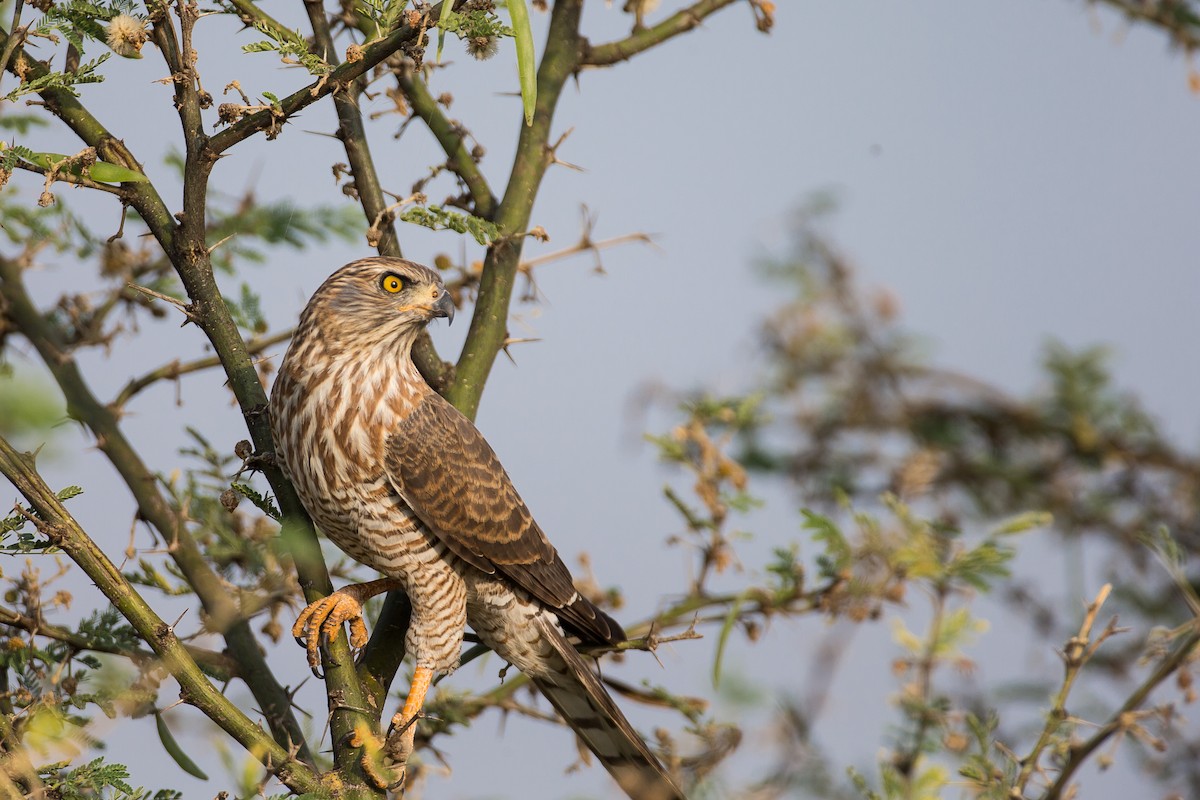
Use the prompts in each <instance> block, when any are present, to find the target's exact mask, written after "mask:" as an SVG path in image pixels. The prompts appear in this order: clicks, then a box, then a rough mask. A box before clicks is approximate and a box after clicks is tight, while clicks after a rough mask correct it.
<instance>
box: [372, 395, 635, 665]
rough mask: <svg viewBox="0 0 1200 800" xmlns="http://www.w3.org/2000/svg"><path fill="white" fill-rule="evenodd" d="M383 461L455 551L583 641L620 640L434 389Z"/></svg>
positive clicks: (481, 445)
mask: <svg viewBox="0 0 1200 800" xmlns="http://www.w3.org/2000/svg"><path fill="white" fill-rule="evenodd" d="M385 464H386V468H387V473H388V479H389V480H390V481H391V483H392V486H393V487H395V489H396V491H397V492H398V493H399V494H400V496H401V497H403V498H404V501H405V502H406V503H407V504H408V505H409V507H410V508H412V510H413V512H414V513H415V514H416V515H417V517H418V518H420V520H421V521H422V522H423V523H425V526H426V527H427V528H429V530H430V531H432V532H433V533H434V535H436V536H437V537H438V538H439V539H441V540H442V541H443V542H444V543H445V544H446V546H447V547H449V548H450V550H451V551H452V552H453V553H454V554H455V555H456V556H458V557H459V558H461V559H463V560H464V561H466V562H468V563H469V564H472V565H473V566H475V567H477V568H478V569H481V570H483V571H484V572H487V573H489V574H496V573H499V574H500V575H502V576H504V577H505V578H508V579H509V580H511V581H512V582H513V583H515V584H516V585H518V586H520V587H521V588H522V589H524V590H525V591H527V592H528V593H529V594H531V595H532V596H533V597H535V598H537V599H538V600H540V601H541V602H543V603H545V604H546V605H548V606H550V607H551V608H553V609H555V610H556V611H557V613H558V615H559V617H560V618H561V619H562V621H563V622H564V623H566V624H567V625H568V626H569V627H570V628H572V629H574V631H575V632H576V633H578V634H579V635H580V636H582V637H583V638H584V639H586V640H588V641H595V642H608V643H615V642H618V641H622V640H624V638H625V633H624V631H622V630H621V626H620V625H618V624H617V623H616V622H615V621H614V620H613V619H612V618H611V617H609V616H608V615H607V614H605V613H604V612H603V611H601V610H600V609H598V608H596V606H595V605H593V604H592V603H591V602H590V601H589V600H587V599H586V598H583V597H581V596H580V595H579V594H578V593H577V592H576V591H575V585H574V584H573V583H572V581H571V573H570V571H568V570H567V567H566V565H565V564H564V563H563V561H562V559H561V558H559V555H558V552H557V551H556V550H555V549H554V546H553V545H552V544H550V540H549V539H547V538H546V535H545V534H544V533H542V529H541V528H539V527H538V524H537V523H536V522H535V521H534V519H533V515H532V514H530V513H529V509H528V508H527V507H526V506H525V502H524V501H523V500H522V499H521V496H520V495H518V494H517V490H516V489H515V488H513V485H512V481H511V480H510V479H509V477H508V473H507V472H505V471H504V467H503V466H501V465H500V459H498V458H497V457H496V453H495V452H494V451H493V450H492V448H491V446H490V445H488V443H487V441H486V440H485V439H484V438H483V435H482V434H481V433H480V432H479V430H478V429H477V428H476V427H475V425H474V424H472V423H471V421H470V420H469V419H467V418H466V417H464V416H463V415H462V414H461V413H459V411H458V409H456V408H455V407H454V406H452V405H450V403H448V402H446V400H444V399H443V398H442V397H441V396H440V395H438V394H436V393H433V392H431V393H429V394H428V395H426V396H425V398H424V399H423V400H422V401H421V402H420V404H419V405H418V406H417V408H416V409H415V410H414V411H413V412H412V413H411V414H409V415H408V417H407V418H405V420H404V421H403V422H402V423H401V424H400V426H399V427H398V428H397V430H396V431H395V433H394V434H393V435H392V436H390V437H389V438H388V442H387V455H386V458H385Z"/></svg>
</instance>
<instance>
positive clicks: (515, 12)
mask: <svg viewBox="0 0 1200 800" xmlns="http://www.w3.org/2000/svg"><path fill="white" fill-rule="evenodd" d="M508 13H509V15H510V16H511V17H512V24H513V36H514V37H515V38H516V40H517V72H518V73H519V74H520V78H521V104H522V105H523V106H524V107H525V124H526V125H532V124H533V111H534V107H535V106H536V105H537V62H536V61H535V60H534V54H533V30H532V29H531V28H530V27H529V7H528V6H527V5H525V0H508Z"/></svg>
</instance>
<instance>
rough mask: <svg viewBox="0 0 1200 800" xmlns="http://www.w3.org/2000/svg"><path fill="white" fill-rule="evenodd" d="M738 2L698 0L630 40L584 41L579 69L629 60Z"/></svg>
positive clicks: (734, 0)
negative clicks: (594, 43) (596, 43)
mask: <svg viewBox="0 0 1200 800" xmlns="http://www.w3.org/2000/svg"><path fill="white" fill-rule="evenodd" d="M736 2H738V0H700V2H698V3H695V4H693V5H691V6H688V7H687V8H684V9H680V10H679V11H677V12H675V13H674V14H672V15H671V16H669V17H667V18H666V19H664V20H663V21H662V22H660V23H658V24H657V25H654V26H652V27H649V28H643V29H641V30H639V31H635V32H634V33H633V34H631V35H630V36H629V37H627V38H625V39H620V40H618V41H615V42H608V43H607V44H598V45H595V46H593V45H590V44H588V43H587V42H586V41H585V42H583V46H582V48H581V51H582V52H581V53H580V55H579V65H580V66H581V67H610V66H612V65H613V64H617V63H620V62H622V61H628V60H629V59H631V58H633V57H634V56H636V55H637V54H638V53H642V52H645V51H646V50H649V49H650V48H652V47H654V46H656V45H660V44H662V43H663V42H665V41H667V40H668V39H672V38H674V37H676V36H679V35H680V34H682V33H687V32H688V31H690V30H692V29H693V28H695V27H697V26H698V25H699V24H700V23H701V22H703V21H704V18H705V17H708V16H710V15H711V14H714V13H716V12H717V11H720V10H721V9H722V8H724V7H725V6H728V5H732V4H733V3H736Z"/></svg>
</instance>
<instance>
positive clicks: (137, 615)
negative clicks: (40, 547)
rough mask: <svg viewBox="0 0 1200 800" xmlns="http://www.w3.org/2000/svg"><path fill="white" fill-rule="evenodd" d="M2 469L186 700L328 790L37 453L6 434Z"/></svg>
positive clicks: (0, 442)
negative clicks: (88, 523)
mask: <svg viewBox="0 0 1200 800" xmlns="http://www.w3.org/2000/svg"><path fill="white" fill-rule="evenodd" d="M0 473H2V474H3V475H4V476H5V477H6V478H8V480H9V481H11V482H12V484H13V485H14V486H15V487H16V488H17V490H18V491H19V492H20V493H21V494H22V495H23V496H24V497H25V498H26V500H28V501H29V504H30V506H31V507H32V509H33V511H34V513H35V514H36V517H33V516H32V515H31V516H30V518H31V521H32V522H33V523H34V525H35V526H36V527H37V528H38V530H39V532H41V533H42V534H43V535H44V536H46V537H47V538H48V539H49V540H50V541H51V543H53V544H54V545H55V546H57V547H59V548H61V549H62V550H63V552H65V553H66V554H67V555H68V556H70V558H71V560H72V561H74V562H75V563H76V564H78V565H79V566H80V567H81V568H82V569H83V571H84V572H85V573H87V576H88V577H89V578H91V580H92V582H93V583H94V584H95V585H96V586H97V588H99V589H100V590H101V591H102V592H103V593H104V595H105V597H107V598H108V599H109V600H110V601H111V602H112V604H113V605H114V606H116V607H117V609H118V610H119V611H120V612H121V613H122V614H123V615H124V616H125V618H126V619H127V620H129V623H130V624H131V625H132V626H133V627H134V629H135V630H137V632H138V634H139V635H140V636H141V637H142V639H143V640H144V641H146V642H147V643H148V644H149V645H150V646H151V647H152V648H153V649H154V652H156V653H157V654H158V656H159V658H161V659H162V661H163V665H164V666H165V667H166V668H167V670H168V671H169V672H170V673H171V675H172V676H173V677H174V678H175V679H176V680H177V681H179V685H180V687H181V689H182V692H181V698H182V699H183V700H184V702H186V703H188V704H189V705H193V706H195V707H196V708H198V709H200V710H201V711H203V712H204V714H205V715H206V716H208V717H209V719H211V720H212V721H213V722H215V723H217V725H219V726H220V727H221V728H222V729H223V730H224V731H225V732H226V733H228V734H229V735H230V736H232V737H233V738H234V739H236V740H237V741H238V742H239V743H240V744H242V746H243V747H245V748H246V749H247V750H248V751H249V752H251V753H252V754H254V756H255V757H256V758H258V759H259V760H260V761H261V762H262V763H263V765H264V766H266V767H267V769H268V770H270V771H271V772H272V774H274V775H275V776H276V777H278V778H279V780H280V781H281V782H282V783H283V784H284V785H285V786H287V787H288V788H289V789H292V790H293V791H295V792H297V793H304V792H321V793H324V787H323V786H322V784H321V782H320V780H319V778H318V777H317V775H316V774H315V773H314V772H313V771H312V769H311V768H310V767H309V766H307V765H306V764H304V763H303V762H301V761H298V760H297V759H296V758H295V757H294V755H293V754H292V753H291V752H290V751H288V750H287V749H285V748H284V747H282V746H281V745H280V744H278V743H277V742H276V741H275V740H274V739H272V738H271V736H269V735H268V734H267V733H265V732H264V731H263V730H262V728H260V727H259V726H258V725H257V724H255V723H254V721H253V720H251V719H250V718H249V717H247V716H246V715H245V714H244V713H242V711H241V709H239V708H238V707H237V705H236V704H234V703H233V701H231V700H230V699H228V698H226V697H225V696H224V695H223V694H221V692H219V691H218V690H217V689H216V688H215V687H214V686H213V685H212V684H211V683H209V682H208V679H207V678H205V676H204V673H203V672H202V671H201V669H200V667H199V665H197V664H196V662H195V660H193V659H192V657H191V655H190V654H189V653H188V652H187V650H186V649H185V648H184V646H183V643H182V642H180V641H179V639H178V637H176V635H175V631H174V630H173V629H172V627H171V626H170V625H168V624H167V623H165V622H164V621H163V620H162V619H160V618H159V617H158V615H157V614H155V613H154V611H153V610H152V609H151V608H150V606H149V605H147V604H146V602H145V600H143V599H142V597H141V596H140V595H139V594H138V593H137V592H136V591H135V590H134V589H133V587H132V586H130V585H129V583H128V581H126V580H125V578H124V576H123V575H121V572H120V570H118V569H117V568H116V567H115V566H113V564H112V562H111V561H109V560H108V558H107V557H106V556H105V555H104V553H103V552H102V551H101V550H100V549H99V548H98V547H97V546H96V544H95V542H93V541H92V539H91V538H89V537H88V535H87V534H86V533H85V532H84V531H83V529H82V528H81V527H80V526H79V524H78V523H77V522H76V521H75V519H74V518H73V517H72V516H71V515H70V514H69V513H68V512H67V510H66V509H65V508H64V507H63V505H62V503H61V502H60V501H59V500H58V498H57V497H56V496H55V494H54V492H52V491H51V490H50V488H49V487H48V486H46V484H45V482H44V481H42V479H41V477H40V476H39V475H38V474H37V471H36V470H35V468H34V464H33V459H32V457H30V456H28V455H22V454H19V453H18V452H17V451H16V450H14V449H13V448H12V446H11V445H10V444H9V443H8V441H7V440H5V439H4V438H3V437H0Z"/></svg>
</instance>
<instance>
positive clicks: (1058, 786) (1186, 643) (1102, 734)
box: [1043, 620, 1200, 800]
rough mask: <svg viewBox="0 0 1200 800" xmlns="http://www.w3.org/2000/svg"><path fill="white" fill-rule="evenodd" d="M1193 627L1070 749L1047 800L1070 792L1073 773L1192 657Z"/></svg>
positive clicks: (1199, 635) (1196, 638) (1197, 631)
mask: <svg viewBox="0 0 1200 800" xmlns="http://www.w3.org/2000/svg"><path fill="white" fill-rule="evenodd" d="M1191 628H1192V630H1191V632H1190V633H1188V634H1187V636H1185V637H1184V639H1183V641H1182V642H1181V643H1180V644H1179V646H1178V647H1176V648H1175V650H1174V651H1173V652H1172V653H1171V654H1170V655H1168V656H1167V657H1166V658H1164V659H1163V660H1162V661H1160V662H1159V664H1158V668H1157V669H1155V670H1154V672H1153V673H1151V675H1150V676H1149V677H1148V678H1146V680H1145V681H1143V682H1142V684H1141V685H1140V686H1138V688H1137V689H1135V690H1134V692H1133V694H1131V695H1130V696H1129V698H1128V699H1127V700H1126V701H1125V702H1124V703H1123V704H1122V705H1121V708H1119V709H1118V710H1117V711H1116V712H1114V713H1113V715H1112V716H1111V717H1110V718H1109V720H1108V722H1106V723H1105V724H1104V725H1102V726H1101V727H1100V729H1099V730H1098V731H1096V733H1095V734H1093V735H1092V737H1091V738H1089V739H1088V740H1087V741H1085V742H1084V743H1083V744H1080V745H1077V746H1073V747H1072V748H1071V749H1070V755H1069V756H1068V757H1067V761H1066V763H1065V764H1063V767H1062V770H1061V771H1060V772H1059V774H1058V779H1057V780H1055V781H1054V783H1053V784H1052V785H1051V786H1050V788H1049V789H1048V790H1047V792H1046V794H1045V795H1044V796H1043V797H1044V800H1059V798H1061V797H1064V796H1066V795H1067V785H1068V783H1069V782H1070V780H1071V777H1072V776H1073V775H1074V774H1075V772H1076V771H1077V770H1078V769H1079V767H1080V766H1082V765H1083V763H1084V762H1085V761H1086V760H1087V759H1088V757H1089V756H1090V755H1091V754H1092V753H1093V752H1095V751H1096V749H1097V748H1098V747H1100V745H1102V744H1104V742H1105V741H1107V740H1108V738H1109V737H1110V736H1112V735H1113V734H1114V733H1117V732H1118V731H1121V730H1124V729H1125V728H1126V727H1127V726H1128V722H1127V720H1128V719H1129V717H1130V715H1131V714H1133V713H1134V712H1135V711H1137V709H1138V708H1140V707H1141V705H1142V703H1143V702H1145V700H1146V698H1147V697H1148V696H1149V695H1150V692H1152V691H1154V689H1155V688H1156V687H1157V686H1158V685H1159V684H1161V683H1162V682H1163V681H1165V680H1166V679H1167V678H1169V677H1171V676H1172V675H1173V674H1175V671H1176V670H1177V669H1179V667H1180V666H1181V665H1183V664H1184V663H1185V662H1186V661H1187V660H1188V659H1189V658H1191V657H1192V651H1193V650H1194V649H1195V648H1196V646H1197V644H1200V628H1198V627H1197V623H1196V621H1195V620H1193V622H1192V625H1191Z"/></svg>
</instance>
